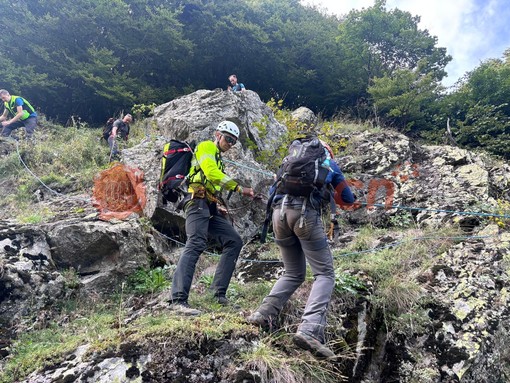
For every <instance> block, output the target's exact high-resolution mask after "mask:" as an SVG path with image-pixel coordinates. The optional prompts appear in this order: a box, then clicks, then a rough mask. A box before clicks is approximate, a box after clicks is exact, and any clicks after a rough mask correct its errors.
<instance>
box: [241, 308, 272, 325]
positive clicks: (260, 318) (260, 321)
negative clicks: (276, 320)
mask: <svg viewBox="0 0 510 383" xmlns="http://www.w3.org/2000/svg"><path fill="white" fill-rule="evenodd" d="M246 322H248V323H250V324H254V325H256V326H261V327H268V326H269V320H268V319H267V318H266V317H265V316H264V315H263V314H261V313H259V312H258V311H255V312H254V313H253V314H251V315H250V316H249V317H248V318H246Z"/></svg>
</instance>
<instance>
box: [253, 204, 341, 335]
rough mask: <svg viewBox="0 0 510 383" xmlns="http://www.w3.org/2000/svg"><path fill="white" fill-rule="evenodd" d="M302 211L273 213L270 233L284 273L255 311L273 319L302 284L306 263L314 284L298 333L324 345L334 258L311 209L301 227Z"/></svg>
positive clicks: (333, 283) (320, 222) (296, 209)
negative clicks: (277, 248) (273, 235)
mask: <svg viewBox="0 0 510 383" xmlns="http://www.w3.org/2000/svg"><path fill="white" fill-rule="evenodd" d="M301 216H302V212H301V207H300V206H294V207H290V206H289V207H287V206H286V207H285V209H284V214H283V215H282V214H281V207H279V208H276V209H275V210H274V212H273V230H274V233H275V237H276V243H277V245H278V246H279V248H280V252H281V256H282V260H283V264H284V267H285V273H284V274H283V275H282V276H281V277H280V279H278V281H277V282H276V283H275V285H274V286H273V289H272V290H271V292H270V293H269V295H268V296H267V297H265V298H264V300H263V301H262V304H261V305H260V307H259V308H258V309H257V311H258V312H260V313H261V314H263V315H264V316H268V317H276V316H277V315H278V314H279V313H280V311H281V310H282V308H283V306H284V305H285V303H286V302H287V300H288V299H289V298H290V296H291V295H292V294H293V293H294V291H296V289H297V288H298V287H299V286H300V285H301V284H302V283H303V281H304V280H305V276H306V261H308V263H309V264H310V267H311V269H312V272H313V276H314V278H315V281H314V282H313V285H312V290H311V291H310V295H309V297H308V301H307V302H306V306H305V311H304V314H303V316H302V318H301V324H300V325H299V328H298V330H299V331H303V332H305V333H308V334H310V335H312V336H313V337H315V338H316V339H318V340H319V341H321V342H324V328H325V326H326V310H327V308H328V305H329V301H330V299H331V294H332V292H333V288H334V286H335V272H334V269H333V257H332V255H331V251H330V249H329V246H328V244H327V242H326V234H325V233H324V228H323V225H322V221H321V219H320V214H319V212H317V211H316V210H314V209H313V208H308V209H306V210H305V212H304V215H303V222H302V227H300V225H301V222H300V221H301Z"/></svg>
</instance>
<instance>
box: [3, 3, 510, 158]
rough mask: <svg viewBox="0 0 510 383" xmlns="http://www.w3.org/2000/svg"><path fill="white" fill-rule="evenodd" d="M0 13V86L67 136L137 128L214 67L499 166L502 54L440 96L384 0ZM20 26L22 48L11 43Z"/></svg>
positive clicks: (504, 81)
mask: <svg viewBox="0 0 510 383" xmlns="http://www.w3.org/2000/svg"><path fill="white" fill-rule="evenodd" d="M0 5H1V8H2V15H3V17H4V19H5V23H4V30H5V33H4V37H5V38H4V39H3V40H1V41H0V48H2V51H4V52H9V55H3V56H1V57H0V77H1V78H2V81H3V84H4V85H3V87H4V88H6V89H8V90H10V91H12V92H13V93H14V94H21V95H23V96H24V97H26V98H27V99H28V100H30V101H31V102H32V104H33V105H34V106H35V107H36V108H38V109H40V110H42V111H44V113H46V115H48V116H51V117H52V118H58V119H59V120H60V121H61V122H65V121H66V120H69V121H71V122H72V123H73V125H74V126H78V127H80V128H83V127H85V126H88V125H97V124H99V123H101V124H102V123H104V121H105V120H106V118H107V117H109V116H112V115H115V116H119V115H121V114H123V113H126V112H128V111H129V110H130V109H131V112H132V113H133V114H134V115H135V117H136V118H137V119H140V118H142V117H144V116H149V115H151V113H152V111H153V109H154V106H155V105H159V104H162V103H164V102H167V101H169V100H171V99H173V98H175V97H177V96H181V95H184V94H187V93H190V92H193V91H195V90H197V89H215V88H218V87H222V88H226V78H227V76H228V75H229V74H230V72H226V70H228V69H225V68H233V70H235V71H236V72H237V73H238V75H239V77H240V80H241V81H242V82H243V83H245V85H246V86H247V88H248V89H251V90H254V91H256V92H257V93H258V94H259V95H260V96H261V98H262V99H264V100H271V101H270V104H273V105H274V106H275V107H277V108H279V109H281V107H282V106H283V103H285V105H287V106H289V107H292V108H294V107H296V106H300V105H305V106H308V107H310V108H312V109H313V110H314V111H315V112H316V113H320V114H322V115H323V116H326V117H328V118H329V117H332V116H336V117H347V118H350V119H356V120H359V121H363V122H366V123H367V124H374V125H375V126H379V127H384V126H392V127H395V128H397V129H399V130H400V131H402V132H405V133H408V134H411V135H413V136H414V137H420V138H423V139H427V140H433V141H436V142H443V140H444V131H445V128H446V124H447V120H448V119H449V120H450V126H451V131H452V138H453V139H454V140H456V141H457V143H458V144H460V145H462V146H464V147H468V148H479V147H481V148H484V149H486V150H488V151H490V152H492V153H494V154H498V155H500V156H504V157H507V158H508V156H509V152H508V150H507V147H508V133H509V129H510V107H509V102H508V100H509V99H510V81H508V79H509V76H510V59H509V57H510V55H509V51H507V52H506V53H505V54H504V57H503V59H491V60H487V61H486V62H483V63H481V64H480V65H479V66H478V67H477V68H475V69H474V70H473V71H471V72H469V73H467V74H466V75H465V76H464V77H463V78H462V79H461V80H459V82H458V83H457V85H456V87H455V88H454V89H452V90H451V91H450V92H449V93H447V92H446V91H445V89H444V88H443V86H442V85H441V80H442V79H443V78H444V76H445V75H446V72H445V67H446V65H447V64H448V63H449V62H450V61H451V57H450V56H449V55H448V54H447V53H446V49H445V48H443V47H438V46H437V38H436V37H435V36H432V35H430V34H429V32H428V31H427V30H423V29H420V28H419V21H420V16H419V15H412V14H411V13H409V12H405V11H402V10H399V9H398V8H396V9H387V7H386V2H385V1H384V0H377V1H375V3H374V4H373V5H372V6H370V7H367V8H364V9H362V10H352V11H351V12H349V13H348V14H347V15H345V17H343V18H341V19H340V18H339V17H336V16H331V15H327V14H324V13H323V12H321V10H320V9H316V8H313V7H306V6H303V5H302V4H301V3H300V2H299V1H298V0H290V1H283V0H278V1H275V0H260V1H252V0H224V1H221V2H211V1H205V0H196V1H193V2H180V1H177V2H168V1H166V0H154V1H151V2H150V3H147V2H145V1H142V0H119V1H117V2H116V6H115V7H110V6H108V5H106V3H105V2H104V1H102V0H76V1H73V2H67V3H65V4H62V5H61V6H58V7H57V6H55V4H54V2H52V1H49V0H41V1H38V2H37V6H29V5H28V4H20V5H14V4H12V3H11V2H9V1H7V0H0ZM111 20H116V22H115V23H112V22H111ZM22 25H23V27H21V26H22ZM20 28H22V32H23V33H22V35H23V37H24V41H26V44H24V45H21V46H17V45H16V44H13V43H12V42H13V41H15V40H16V38H17V37H18V36H20V35H21V29H20ZM148 41H150V42H151V44H147V42H148ZM232 46H237V47H239V49H237V50H234V51H232V50H231V47H232ZM197 57H200V58H201V59H200V60H197V59H196V58H197ZM269 63H270V64H269ZM274 99H278V100H279V101H278V102H276V101H274ZM282 114H285V112H282ZM277 118H279V119H280V120H283V119H286V118H287V116H278V113H277ZM287 120H288V119H287ZM287 122H288V123H289V124H290V130H291V131H296V132H297V131H299V130H300V129H298V127H293V126H292V124H293V123H294V122H293V121H291V120H288V121H287ZM260 124H261V125H260V129H261V131H260V133H261V135H264V123H263V121H261V122H260ZM150 129H151V127H149V126H148V125H147V126H146V129H145V130H147V131H148V130H150ZM289 139H292V136H290V137H289ZM280 154H281V153H280ZM259 155H260V157H261V159H262V160H264V159H265V158H266V157H268V156H269V154H268V153H260V154H259Z"/></svg>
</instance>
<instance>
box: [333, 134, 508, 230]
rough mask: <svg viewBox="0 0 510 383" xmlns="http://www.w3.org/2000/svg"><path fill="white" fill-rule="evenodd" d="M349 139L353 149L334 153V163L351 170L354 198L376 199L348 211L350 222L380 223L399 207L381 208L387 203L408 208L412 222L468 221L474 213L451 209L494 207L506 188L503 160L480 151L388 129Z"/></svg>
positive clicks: (430, 223) (479, 209) (472, 221)
mask: <svg viewBox="0 0 510 383" xmlns="http://www.w3.org/2000/svg"><path fill="white" fill-rule="evenodd" d="M349 139H350V140H351V142H352V146H353V147H354V149H353V150H354V152H349V153H347V155H345V156H343V157H340V159H339V163H340V166H341V168H342V170H343V171H344V173H346V175H347V177H349V176H351V178H350V180H351V181H352V182H353V186H352V187H351V188H352V189H353V191H354V192H355V194H357V196H358V197H360V201H362V202H368V203H376V204H378V206H377V207H376V208H372V209H365V206H364V205H361V206H360V207H359V209H358V210H356V211H355V212H353V213H349V214H348V219H350V220H351V221H354V222H358V223H366V222H371V223H374V224H380V225H384V224H385V220H387V219H388V218H389V217H391V216H393V215H395V214H397V213H399V210H398V209H392V208H387V209H384V205H385V204H387V203H388V204H389V206H391V205H397V206H404V207H406V208H410V209H409V210H407V211H408V213H409V214H412V215H413V216H414V217H415V220H416V221H417V222H418V223H423V224H427V225H438V224H441V223H444V222H447V221H448V222H452V221H459V222H460V221H463V223H464V224H465V225H466V226H473V225H474V224H475V223H476V222H474V221H476V215H475V216H469V215H463V214H458V213H454V211H460V212H475V213H476V212H482V213H483V211H485V209H492V210H494V208H495V206H496V205H497V202H496V199H497V198H504V196H505V195H508V193H509V190H510V177H509V176H508V165H506V164H495V163H494V161H493V160H491V159H489V158H487V156H484V155H479V154H474V153H471V152H468V151H466V150H464V149H460V148H455V147H450V146H422V147H420V146H417V145H415V144H411V143H410V141H409V139H408V138H407V137H405V136H403V135H400V134H398V133H393V132H384V133H368V132H363V133H361V134H358V135H356V136H350V137H349ZM402 211H403V210H400V212H402ZM461 223H462V222H461Z"/></svg>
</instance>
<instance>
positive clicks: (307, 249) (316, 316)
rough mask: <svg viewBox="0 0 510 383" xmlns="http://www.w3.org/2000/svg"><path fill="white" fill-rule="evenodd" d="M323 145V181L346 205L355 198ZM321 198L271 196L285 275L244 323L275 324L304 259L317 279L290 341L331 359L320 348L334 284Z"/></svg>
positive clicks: (301, 279) (300, 273)
mask: <svg viewBox="0 0 510 383" xmlns="http://www.w3.org/2000/svg"><path fill="white" fill-rule="evenodd" d="M323 146H324V148H325V149H324V150H326V151H328V153H327V154H329V156H328V157H329V158H327V160H326V161H328V162H329V170H330V171H329V173H328V176H327V178H326V182H329V183H331V185H332V186H333V187H334V188H335V189H337V190H341V198H342V200H343V202H344V203H345V204H347V205H348V204H352V203H354V201H355V197H354V195H353V194H352V192H351V190H350V189H349V186H348V185H347V182H346V180H345V178H344V175H343V174H342V171H341V170H340V168H339V167H338V165H337V164H336V162H335V161H334V159H333V153H332V151H331V148H329V146H328V145H327V144H325V143H323ZM323 199H324V197H323V195H322V193H320V192H319V191H315V192H312V194H311V195H310V197H301V196H299V197H298V196H292V195H290V194H285V195H276V196H275V198H274V200H273V204H274V210H273V217H272V220H273V230H274V234H275V242H276V244H277V245H278V247H279V248H280V253H281V257H282V260H283V264H284V268H285V273H284V274H283V275H282V276H281V277H280V278H279V279H278V281H277V282H276V283H275V285H274V286H273V288H272V290H271V292H270V293H269V294H268V295H267V296H266V297H265V298H264V300H263V301H262V304H261V305H260V306H259V308H258V309H257V310H256V311H255V312H254V313H253V314H252V315H250V316H249V317H248V318H247V321H248V322H249V323H252V324H256V325H260V326H263V327H267V326H269V325H270V324H271V323H273V322H274V319H275V318H276V317H277V316H278V315H279V313H280V311H281V310H282V308H283V306H284V305H285V303H286V302H287V301H288V300H289V298H290V297H291V295H292V294H293V293H294V292H295V291H296V289H297V288H298V287H299V286H300V285H301V284H302V283H303V282H304V280H305V276H306V261H308V263H309V264H310V267H311V269H312V272H313V276H314V278H315V281H314V282H313V285H312V289H311V291H310V295H309V297H308V301H307V303H306V306H305V310H304V313H303V316H302V318H301V323H300V324H299V327H298V329H297V332H296V333H295V334H294V336H293V341H294V343H295V344H296V345H297V346H298V347H300V348H303V349H305V350H309V351H311V352H312V354H314V355H315V356H317V357H320V358H329V357H333V356H335V354H334V353H333V351H332V350H330V349H329V348H328V347H327V346H326V345H324V342H325V339H324V328H325V326H326V311H327V308H328V305H329V301H330V299H331V294H332V292H333V288H334V286H335V272H334V268H333V256H332V254H331V250H330V249H329V245H328V243H327V240H326V234H325V232H324V228H323V225H322V222H321V203H322V201H323ZM305 200H306V201H305Z"/></svg>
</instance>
